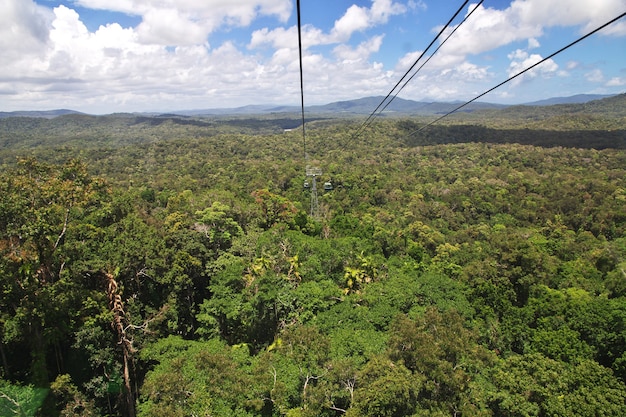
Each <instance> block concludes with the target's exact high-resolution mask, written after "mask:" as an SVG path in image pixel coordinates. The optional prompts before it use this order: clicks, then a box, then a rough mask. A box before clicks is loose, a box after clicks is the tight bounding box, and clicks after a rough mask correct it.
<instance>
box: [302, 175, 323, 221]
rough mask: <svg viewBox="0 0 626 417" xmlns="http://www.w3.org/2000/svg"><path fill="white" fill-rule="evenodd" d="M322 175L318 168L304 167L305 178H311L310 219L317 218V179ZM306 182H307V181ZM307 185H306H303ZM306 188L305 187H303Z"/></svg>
mask: <svg viewBox="0 0 626 417" xmlns="http://www.w3.org/2000/svg"><path fill="white" fill-rule="evenodd" d="M320 175H322V169H321V168H318V167H311V166H309V165H307V166H306V177H307V179H308V178H311V185H310V187H311V217H313V218H315V219H317V218H318V217H319V214H320V213H319V202H318V200H317V177H319V176H320ZM307 182H308V181H307ZM305 184H307V183H305ZM305 186H306V185H305Z"/></svg>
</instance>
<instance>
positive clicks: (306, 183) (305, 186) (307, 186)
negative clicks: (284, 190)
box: [303, 181, 311, 189]
mask: <svg viewBox="0 0 626 417" xmlns="http://www.w3.org/2000/svg"><path fill="white" fill-rule="evenodd" d="M303 187H304V188H305V189H309V188H311V184H309V182H308V181H304V185H303Z"/></svg>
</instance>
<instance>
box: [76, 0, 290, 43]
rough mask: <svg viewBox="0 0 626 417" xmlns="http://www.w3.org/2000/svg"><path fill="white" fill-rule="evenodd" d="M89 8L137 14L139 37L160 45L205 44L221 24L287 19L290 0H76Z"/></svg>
mask: <svg viewBox="0 0 626 417" xmlns="http://www.w3.org/2000/svg"><path fill="white" fill-rule="evenodd" d="M77 3H78V4H79V5H81V6H83V7H87V8H90V9H101V10H112V11H117V12H122V13H126V14H129V15H138V16H141V17H142V22H141V24H140V25H139V27H138V28H137V31H138V33H139V35H140V38H139V39H140V40H141V41H142V42H145V43H156V44H159V45H193V44H198V43H203V42H205V41H206V40H207V39H206V38H207V37H208V36H209V35H210V34H211V33H212V32H214V31H215V30H216V29H218V28H219V27H221V26H223V25H225V26H242V27H245V26H248V25H250V23H251V22H252V21H253V20H254V19H256V18H257V17H259V16H275V17H277V18H279V19H280V21H283V22H284V21H286V20H287V19H288V18H289V16H290V14H291V10H292V7H293V5H292V2H291V1H290V0H203V1H197V0H160V1H158V2H155V1H152V0H77Z"/></svg>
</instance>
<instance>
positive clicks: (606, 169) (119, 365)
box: [0, 97, 626, 417]
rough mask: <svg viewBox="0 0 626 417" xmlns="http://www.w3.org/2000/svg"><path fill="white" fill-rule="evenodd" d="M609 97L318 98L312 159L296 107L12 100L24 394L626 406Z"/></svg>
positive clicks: (124, 404)
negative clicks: (476, 100) (458, 118)
mask: <svg viewBox="0 0 626 417" xmlns="http://www.w3.org/2000/svg"><path fill="white" fill-rule="evenodd" d="M606 100H609V101H605V100H602V102H601V104H597V103H596V104H593V103H591V104H587V105H585V106H588V107H585V109H583V110H580V113H576V111H578V110H576V111H575V110H573V109H575V108H578V107H576V106H575V105H572V106H566V107H564V108H563V109H561V110H559V109H549V110H547V112H548V113H547V115H539V116H538V117H539V118H540V119H538V120H537V123H538V124H537V125H536V126H535V128H531V127H528V128H526V127H524V126H531V125H530V124H526V125H524V124H523V123H522V119H521V115H520V113H519V112H518V113H515V112H513V113H512V114H508V113H503V112H506V111H508V110H500V111H498V112H496V113H493V114H492V113H485V114H484V115H483V118H482V119H480V120H479V119H478V118H477V117H478V116H475V115H474V114H466V115H463V117H465V119H463V123H462V124H454V123H452V122H453V121H452V120H451V121H446V123H445V124H438V125H434V126H431V127H429V128H427V129H425V130H423V131H420V132H419V133H416V131H417V130H419V129H421V128H422V127H423V126H424V123H425V121H426V120H425V119H422V118H413V119H391V120H381V121H377V122H375V123H374V124H372V126H371V127H370V128H368V129H366V130H365V131H364V132H363V133H362V134H361V135H359V136H354V133H355V131H356V129H357V128H358V127H359V126H360V122H361V121H360V120H357V119H354V120H352V119H349V120H345V119H344V120H341V119H336V120H335V119H325V120H315V121H310V122H309V123H307V131H306V132H307V137H306V139H307V143H306V148H307V153H308V154H309V159H308V161H305V160H304V157H303V152H304V146H303V145H304V144H303V141H302V131H301V130H299V129H296V130H286V131H285V128H284V127H283V126H284V125H282V123H285V120H287V119H289V118H288V117H285V116H284V115H276V116H274V117H270V118H255V117H248V116H246V117H245V118H231V119H228V120H226V119H221V118H214V119H209V118H185V117H174V116H172V115H165V116H161V117H147V116H138V115H110V116H97V117H96V116H86V115H67V116H61V117H57V118H54V119H33V118H8V119H3V120H0V143H1V146H0V148H1V153H0V157H1V163H2V166H1V169H0V284H1V285H2V292H1V293H0V297H1V302H0V306H2V308H1V310H0V329H1V330H2V339H1V343H0V348H1V349H0V353H1V354H0V359H1V360H2V362H1V368H0V369H1V370H0V372H1V373H0V377H1V378H0V414H2V415H20V414H19V413H22V414H21V415H33V414H34V413H35V411H34V410H37V409H38V410H39V411H37V413H38V415H41V416H135V415H137V416H155V415H158V416H164V417H166V416H192V415H198V416H201V415H202V416H209V415H211V416H224V417H226V416H228V417H230V416H250V417H251V416H289V417H294V416H328V417H330V416H333V417H334V416H347V417H354V416H376V417H378V416H452V415H455V416H557V415H558V416H598V415H612V416H613V415H614V416H618V415H626V353H625V352H626V350H625V348H626V272H625V271H626V150H625V149H624V145H625V144H624V129H625V126H624V120H623V115H621V113H620V112H621V111H622V110H619V109H614V111H613V113H603V112H602V111H601V110H599V109H600V108H605V107H602V106H607V105H608V106H609V107H610V106H615V107H619V106H623V102H622V101H619V100H623V97H617V98H611V99H606ZM611 100H617V101H615V102H613V101H611ZM607 103H608V104H607ZM611 103H612V104H611ZM621 103H622V104H621ZM594 109H596V110H594ZM533 111H534V110H533ZM568 112H569V113H568ZM583 114H584V115H585V116H584V117H591V118H592V120H593V123H590V124H587V125H584V126H578V127H573V128H572V129H569V130H568V129H565V128H564V126H565V120H567V118H568V117H574V115H578V116H576V117H578V118H579V119H576V120H583V116H582V115H583ZM542 117H543V118H542ZM556 118H562V120H563V124H562V125H561V126H560V127H559V128H554V129H553V128H551V127H553V126H550V127H548V126H547V125H545V124H546V123H548V121H549V120H552V121H554V120H557V119H556ZM559 120H561V119H559ZM550 123H551V122H550ZM287 129H288V128H287ZM307 164H308V165H310V166H317V167H319V168H320V169H321V170H322V175H320V176H319V177H317V178H316V180H317V185H318V189H319V191H318V201H319V210H318V212H317V213H316V215H311V205H310V202H311V188H304V187H303V184H304V182H305V180H307V178H306V176H305V168H306V165H307ZM308 180H309V181H311V178H308ZM324 182H331V183H332V185H333V189H332V190H331V191H323V186H322V184H323V183H324ZM46 394H47V395H46ZM10 413H13V414H10Z"/></svg>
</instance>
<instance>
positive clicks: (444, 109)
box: [0, 94, 612, 119]
mask: <svg viewBox="0 0 626 417" xmlns="http://www.w3.org/2000/svg"><path fill="white" fill-rule="evenodd" d="M608 97H612V96H611V95H598V94H578V95H575V96H570V97H553V98H549V99H545V100H539V101H535V102H531V103H525V104H522V105H523V106H552V105H557V104H581V103H587V102H590V101H594V100H600V99H604V98H608ZM383 98H384V97H382V96H381V97H364V98H359V99H355V100H347V101H337V102H334V103H329V104H325V105H316V106H307V107H306V108H305V110H306V112H307V113H312V114H326V113H332V114H334V115H346V116H349V115H364V114H370V113H372V112H373V111H374V109H376V107H377V106H378V105H379V104H380V103H381V101H382V100H383ZM463 103H464V102H461V101H457V102H425V101H414V100H405V99H402V98H396V99H394V100H393V101H392V102H391V104H390V105H389V106H388V107H387V108H385V110H384V112H383V114H398V115H403V114H406V115H409V114H411V115H423V116H428V115H436V114H445V113H448V112H450V111H452V110H454V109H456V108H457V107H458V106H460V105H461V104H463ZM507 107H511V106H509V105H504V104H494V103H483V102H473V103H470V104H468V105H467V106H465V107H463V108H462V109H461V110H460V111H462V112H466V113H467V112H474V111H477V110H486V109H492V110H498V109H504V108H507ZM299 112H300V107H299V106H276V105H250V106H243V107H235V108H219V109H198V110H181V111H173V112H169V113H167V114H165V115H166V116H168V117H171V116H229V115H232V116H242V115H248V116H249V115H255V114H261V115H267V114H284V113H299ZM68 114H84V113H81V112H78V111H74V110H68V109H59V110H47V111H14V112H0V119H2V118H7V117H42V118H48V119H51V118H55V117H58V116H64V115H68ZM142 114H146V115H150V116H164V114H158V113H142Z"/></svg>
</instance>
